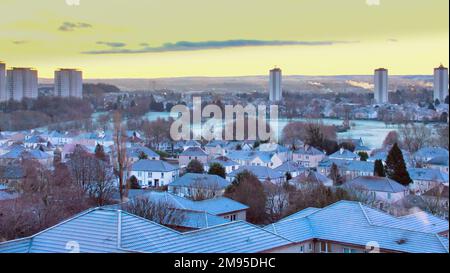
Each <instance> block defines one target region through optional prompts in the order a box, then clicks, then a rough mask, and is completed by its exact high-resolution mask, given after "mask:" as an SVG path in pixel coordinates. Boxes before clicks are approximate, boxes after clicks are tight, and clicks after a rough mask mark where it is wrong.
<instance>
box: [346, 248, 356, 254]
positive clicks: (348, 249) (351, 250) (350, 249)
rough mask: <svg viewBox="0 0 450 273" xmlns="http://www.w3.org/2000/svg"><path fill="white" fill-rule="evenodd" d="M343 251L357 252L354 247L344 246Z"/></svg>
mask: <svg viewBox="0 0 450 273" xmlns="http://www.w3.org/2000/svg"><path fill="white" fill-rule="evenodd" d="M343 251H344V253H358V251H357V250H356V249H353V248H348V247H344V249H343Z"/></svg>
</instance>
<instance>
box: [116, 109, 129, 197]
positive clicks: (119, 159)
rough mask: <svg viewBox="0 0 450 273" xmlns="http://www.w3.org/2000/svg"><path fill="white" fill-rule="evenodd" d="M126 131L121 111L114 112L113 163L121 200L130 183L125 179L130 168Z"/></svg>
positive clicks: (125, 195) (126, 192) (126, 193)
mask: <svg viewBox="0 0 450 273" xmlns="http://www.w3.org/2000/svg"><path fill="white" fill-rule="evenodd" d="M126 138H127V136H126V133H125V128H124V127H123V125H122V116H121V114H120V112H119V111H116V112H115V113H114V147H113V157H112V158H113V164H114V170H115V172H116V175H117V176H118V177H119V194H120V200H121V202H124V200H125V198H126V197H127V195H128V183H126V180H125V173H126V171H127V168H128V159H127V148H126Z"/></svg>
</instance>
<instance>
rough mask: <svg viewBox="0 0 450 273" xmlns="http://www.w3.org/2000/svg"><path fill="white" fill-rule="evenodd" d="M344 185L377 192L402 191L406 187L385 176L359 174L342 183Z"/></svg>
mask: <svg viewBox="0 0 450 273" xmlns="http://www.w3.org/2000/svg"><path fill="white" fill-rule="evenodd" d="M344 186H346V187H353V188H360V189H364V190H369V191H377V192H391V193H397V192H404V191H406V190H407V188H406V187H405V186H403V185H401V184H400V183H398V182H396V181H394V180H392V179H389V178H387V177H378V176H359V177H357V178H355V179H353V180H351V181H348V182H346V183H345V184H344Z"/></svg>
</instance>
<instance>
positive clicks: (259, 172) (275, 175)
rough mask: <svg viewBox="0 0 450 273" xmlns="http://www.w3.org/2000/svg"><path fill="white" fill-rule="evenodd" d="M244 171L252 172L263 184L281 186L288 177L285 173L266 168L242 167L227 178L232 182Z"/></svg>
mask: <svg viewBox="0 0 450 273" xmlns="http://www.w3.org/2000/svg"><path fill="white" fill-rule="evenodd" d="M243 171H249V172H251V173H252V174H254V175H255V176H256V177H257V178H258V180H259V181H260V182H261V183H263V182H271V183H274V184H279V183H283V182H286V176H285V174H284V173H281V172H279V171H276V170H273V169H271V168H269V167H265V166H242V167H240V168H239V169H237V170H236V171H234V172H232V173H230V174H229V175H228V176H227V179H228V181H230V182H232V181H233V180H234V179H235V178H236V176H237V175H238V174H239V173H241V172H243Z"/></svg>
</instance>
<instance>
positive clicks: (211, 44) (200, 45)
mask: <svg viewBox="0 0 450 273" xmlns="http://www.w3.org/2000/svg"><path fill="white" fill-rule="evenodd" d="M357 42H358V41H279V40H276V41H264V40H226V41H204V42H189V41H180V42H176V43H166V44H164V45H162V46H159V47H150V46H149V45H148V44H146V43H142V44H141V46H143V47H142V48H139V49H127V48H120V49H115V48H114V46H112V45H109V46H110V47H113V48H111V49H106V50H92V51H85V52H82V53H84V54H138V53H147V52H168V51H192V50H204V49H221V48H229V47H248V46H289V45H301V46H330V45H334V44H347V43H357ZM117 44H120V45H123V46H125V44H123V43H117ZM105 45H107V44H106V43H105ZM116 47H117V46H116Z"/></svg>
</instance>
